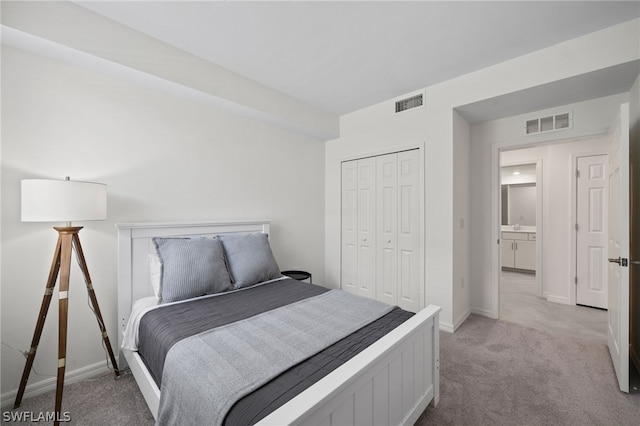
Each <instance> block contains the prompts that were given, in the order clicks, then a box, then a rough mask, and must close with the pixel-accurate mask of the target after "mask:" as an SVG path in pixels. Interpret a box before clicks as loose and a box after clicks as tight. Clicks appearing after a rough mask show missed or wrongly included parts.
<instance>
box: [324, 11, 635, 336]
mask: <svg viewBox="0 0 640 426" xmlns="http://www.w3.org/2000/svg"><path fill="white" fill-rule="evenodd" d="M639 25H640V20H638V19H636V20H633V21H629V22H626V23H623V24H620V25H616V26H613V27H610V28H607V29H604V30H602V31H598V32H595V33H592V34H589V35H586V36H583V37H580V38H577V39H573V40H569V41H567V42H564V43H561V44H558V45H556V46H552V47H550V48H547V49H543V50H540V51H537V52H534V53H531V54H529V55H525V56H521V57H519V58H515V59H512V60H509V61H506V62H503V63H500V64H497V65H494V66H491V67H488V68H485V69H483V70H479V71H476V72H473V73H470V74H467V75H464V76H461V77H458V78H455V79H452V80H449V81H446V82H443V83H440V84H437V85H434V86H431V87H428V88H425V89H424V90H423V92H424V94H425V106H424V107H422V108H416V109H414V110H409V111H405V112H403V113H401V114H395V113H394V108H393V107H394V101H395V100H396V99H392V100H389V101H386V102H382V103H379V104H376V105H372V106H370V107H368V108H364V109H362V110H359V111H356V112H353V113H351V114H347V115H345V116H343V117H341V119H340V138H338V139H334V140H332V141H329V142H327V145H326V151H325V182H326V183H325V209H326V210H325V212H326V217H325V227H326V239H325V262H326V266H325V267H326V277H327V279H328V280H329V281H331V282H336V283H337V282H339V276H340V190H339V188H340V167H339V163H340V161H341V160H343V159H345V158H346V157H350V156H359V155H368V154H370V153H372V152H380V151H385V150H391V149H393V147H394V146H398V145H402V144H407V143H411V142H415V141H424V143H425V206H426V218H425V221H426V225H425V228H426V229H425V243H426V247H425V262H426V283H425V286H426V300H427V302H428V303H432V304H435V305H439V306H441V307H442V312H441V315H440V321H441V322H440V324H441V326H442V328H443V329H445V330H453V329H454V328H455V325H456V321H457V320H458V319H459V318H460V313H461V312H464V311H465V310H466V309H468V308H469V306H466V307H460V306H457V305H456V306H454V299H455V300H456V301H457V299H458V298H464V297H465V293H464V292H461V293H460V292H457V291H452V289H453V288H454V287H453V286H454V285H457V283H456V282H455V280H456V279H458V278H459V277H458V276H457V275H456V277H454V274H458V272H457V271H456V269H457V268H458V267H459V265H458V264H457V263H455V264H454V259H455V255H456V253H454V244H458V243H460V242H461V240H460V239H459V238H458V236H456V235H454V234H455V233H456V231H455V227H456V226H457V225H456V224H457V223H458V219H459V218H460V217H464V215H465V207H464V203H459V202H457V201H454V200H462V199H464V198H465V194H466V193H467V191H469V189H468V185H469V182H468V181H467V182H466V183H464V182H459V181H454V176H453V173H454V168H456V169H457V168H458V167H456V166H455V165H456V164H459V162H458V160H454V151H457V150H458V149H459V147H454V144H457V143H456V142H454V139H457V138H454V130H453V129H454V118H453V117H454V115H453V110H454V109H455V108H456V107H459V106H463V105H467V104H471V103H474V102H478V101H481V100H485V99H489V98H494V97H498V96H501V95H504V94H509V93H514V92H518V91H520V90H524V89H527V88H531V87H535V86H539V85H544V84H546V83H550V82H554V81H558V80H562V79H565V78H571V77H573V76H578V75H581V74H585V73H588V72H591V71H595V70H600V69H604V68H608V67H611V66H614V65H617V64H623V63H627V62H630V61H633V60H637V59H638V58H640V48H639V45H640V41H638V38H637V34H638V27H639ZM567 58H571V60H567ZM414 93H415V92H412V93H409V94H407V95H412V94H414ZM403 97H404V96H403ZM400 98H402V97H398V98H397V99H400ZM474 145H475V142H474V141H473V138H472V140H471V155H470V157H471V159H472V161H471V163H472V164H473V163H475V162H476V161H490V154H489V153H488V152H477V151H474ZM477 156H479V157H477ZM484 157H486V159H485V158H484ZM485 178H487V177H485V176H481V175H476V174H474V173H473V170H472V171H471V173H470V179H469V180H470V181H471V182H475V181H477V180H481V179H485ZM470 193H471V195H470V199H471V203H470V206H471V208H472V211H473V215H474V218H475V219H476V220H480V221H481V222H482V223H487V221H488V220H489V218H488V217H479V216H480V215H483V214H484V212H476V205H475V203H474V201H475V200H476V199H477V198H478V197H481V195H479V194H478V193H476V192H474V191H473V189H471V191H470ZM454 209H455V210H454ZM470 238H471V239H470V241H471V242H470V250H471V253H473V252H474V244H475V240H476V238H477V236H475V235H474V233H473V230H471V233H470ZM454 240H455V241H456V242H455V243H454ZM462 244H464V243H462ZM457 250H458V248H456V251H457ZM467 250H468V249H467ZM470 267H471V269H470V277H473V280H474V281H475V280H484V279H486V278H485V277H476V276H475V274H476V273H477V272H482V270H483V268H482V267H480V268H478V266H475V268H474V262H473V260H472V263H471V266H470ZM478 269H480V271H478ZM454 271H455V272H454ZM470 279H471V278H470ZM470 285H471V287H470V288H471V291H472V294H473V292H474V291H476V290H475V289H474V288H473V284H470ZM476 292H477V291H476ZM480 292H482V290H480ZM455 303H457V302H455ZM463 304H464V301H463V302H461V303H460V305H463ZM474 306H475V304H474ZM483 306H484V305H483Z"/></svg>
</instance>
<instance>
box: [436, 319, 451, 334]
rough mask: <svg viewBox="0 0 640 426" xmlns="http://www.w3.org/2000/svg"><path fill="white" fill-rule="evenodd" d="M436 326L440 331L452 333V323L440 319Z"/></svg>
mask: <svg viewBox="0 0 640 426" xmlns="http://www.w3.org/2000/svg"><path fill="white" fill-rule="evenodd" d="M438 328H439V329H440V330H442V331H446V332H447V333H453V331H454V329H453V324H449V323H447V322H442V321H440V322H439V324H438Z"/></svg>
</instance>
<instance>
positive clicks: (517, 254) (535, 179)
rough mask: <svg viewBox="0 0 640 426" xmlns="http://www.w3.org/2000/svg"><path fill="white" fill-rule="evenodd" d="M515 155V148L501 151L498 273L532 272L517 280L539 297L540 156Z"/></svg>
mask: <svg viewBox="0 0 640 426" xmlns="http://www.w3.org/2000/svg"><path fill="white" fill-rule="evenodd" d="M516 151H517V150H516ZM517 158H518V154H517V153H516V152H507V151H502V152H501V153H500V277H501V280H502V278H503V277H504V275H505V273H506V272H509V273H510V274H508V275H509V276H510V277H512V278H515V277H517V276H518V274H525V275H531V277H522V278H523V279H522V280H519V281H520V283H524V282H528V283H529V286H532V288H531V289H529V290H527V292H532V293H533V294H535V295H536V296H537V297H542V296H543V292H542V289H543V286H542V262H541V260H542V252H541V247H542V245H541V244H539V243H538V236H539V235H541V234H542V229H543V224H542V217H543V215H542V159H540V158H537V159H528V160H526V161H517Z"/></svg>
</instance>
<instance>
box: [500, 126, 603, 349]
mask: <svg viewBox="0 0 640 426" xmlns="http://www.w3.org/2000/svg"><path fill="white" fill-rule="evenodd" d="M595 139H598V138H594V140H581V141H557V142H555V143H547V144H541V145H534V146H530V147H527V148H519V149H514V150H500V153H499V159H500V163H499V167H500V182H499V188H500V189H499V193H500V197H499V200H500V209H499V214H500V266H499V277H500V278H499V298H500V301H499V306H500V310H499V317H500V319H502V320H505V321H510V322H515V323H519V324H522V325H526V326H529V327H534V328H539V329H543V330H547V331H553V332H557V333H561V334H565V335H568V336H572V337H580V338H585V339H588V340H592V341H595V342H598V343H606V323H607V318H606V312H605V311H601V310H597V309H591V308H586V307H583V306H577V305H576V300H575V285H574V283H573V274H574V272H575V266H573V267H569V265H570V264H571V263H572V262H573V263H575V255H572V254H571V253H572V252H575V250H576V247H575V244H572V243H570V241H571V239H572V238H575V232H573V231H572V220H573V219H572V217H573V216H575V201H574V198H575V195H576V188H575V182H574V183H572V179H573V178H572V175H573V174H575V171H574V170H572V168H571V167H567V165H568V164H569V163H570V162H575V161H576V159H577V157H578V156H581V155H584V154H585V153H591V152H593V151H591V148H592V147H597V146H599V145H598V141H597V140H595ZM572 211H573V212H572ZM545 237H546V238H545ZM545 250H546V253H545V252H544V251H545ZM545 280H546V281H548V282H545Z"/></svg>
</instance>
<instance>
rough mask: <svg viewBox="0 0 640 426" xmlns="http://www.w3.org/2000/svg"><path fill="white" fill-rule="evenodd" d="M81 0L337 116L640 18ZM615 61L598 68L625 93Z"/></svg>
mask: <svg viewBox="0 0 640 426" xmlns="http://www.w3.org/2000/svg"><path fill="white" fill-rule="evenodd" d="M75 3H77V4H79V5H81V6H83V7H85V8H87V9H89V10H91V11H94V12H96V13H99V14H101V15H103V16H106V17H108V18H111V19H113V20H115V21H118V22H120V23H122V24H124V25H127V26H129V27H131V28H134V29H136V30H138V31H140V32H142V33H145V34H147V35H150V36H152V37H155V38H157V39H159V40H161V41H164V42H166V43H168V44H171V45H173V46H175V47H178V48H180V49H182V50H185V51H187V52H190V53H192V54H195V55H197V56H199V57H201V58H203V59H205V60H208V61H211V62H213V63H215V64H217V65H219V66H222V67H225V68H227V69H229V70H231V71H233V72H235V73H238V74H240V75H242V76H245V77H248V78H250V79H253V80H255V81H257V82H259V83H262V84H264V85H266V86H269V87H271V88H273V89H276V90H278V91H281V92H283V93H285V94H287V95H289V96H292V97H294V98H296V99H298V100H301V101H303V102H305V103H308V104H310V105H313V106H315V107H317V108H319V109H321V110H323V111H326V112H329V113H332V114H335V115H342V114H345V113H349V112H352V111H355V110H358V109H360V108H363V107H366V106H369V105H372V104H375V103H378V102H381V101H384V100H388V99H391V98H394V97H397V96H401V95H403V94H407V93H410V92H412V91H414V90H417V89H421V88H424V87H428V86H431V85H434V84H437V83H439V82H442V81H446V80H448V79H451V78H454V77H456V76H460V75H463V74H467V73H469V72H472V71H475V70H478V69H482V68H485V67H488V66H490V65H493V64H496V63H499V62H502V61H505V60H508V59H511V58H515V57H518V56H521V55H524V54H527V53H530V52H533V51H536V50H539V49H542V48H545V47H548V46H551V45H554V44H558V43H560V42H562V41H565V40H569V39H572V38H576V37H579V36H581V35H584V34H586V33H590V32H593V31H597V30H600V29H603V28H606V27H609V26H612V25H615V24H618V23H621V22H625V21H628V20H630V19H634V18H637V17H639V16H640V2H638V1H631V2H629V1H626V2H613V1H586V2H579V1H567V2H559V1H552V2H544V1H533V2H522V1H514V2H505V1H498V2H484V1H471V2H461V1H449V2H442V1H408V2H395V1H394V2H391V1H388V2H381V1H376V2H364V1H352V2H341V1H325V2H309V1H301V2H295V1H286V2H270V1H266V2H265V1H259V2H235V1H225V2H217V1H193V2H191V1H133V2H129V1H103V2H101V1H86V2H82V1H80V2H75ZM637 69H638V67H637V64H636V67H635V68H634V69H632V70H631V71H628V70H627V72H628V73H629V74H633V72H635V75H636V76H637V74H638V72H637ZM618 71H619V72H618V75H615V73H613V74H612V75H613V77H611V78H609V77H608V76H606V75H599V76H594V78H595V77H597V78H598V81H599V82H600V83H602V84H604V85H605V86H606V88H607V89H606V90H607V91H614V92H616V91H618V92H617V93H620V92H623V91H628V90H629V88H630V85H628V86H627V87H626V89H625V88H624V87H623V86H625V85H626V84H627V80H628V78H625V79H624V81H623V82H620V81H619V80H620V70H618ZM625 75H627V74H625ZM631 82H633V79H632V80H631ZM568 87H569V88H570V89H568V90H571V91H575V86H574V87H571V86H570V85H569V86H568ZM558 90H561V91H562V90H563V89H562V87H554V88H553V90H552V91H551V92H552V93H554V94H555V95H556V98H558ZM600 91H601V92H602V90H600ZM608 94H613V93H608ZM581 95H582V96H583V97H585V96H587V97H588V96H589V93H586V92H585V91H582V92H581ZM526 98H527V96H519V97H517V101H516V103H519V104H522V103H523V99H526ZM557 101H559V100H557ZM509 102H511V103H513V102H514V100H513V99H511V100H509ZM566 103H568V102H566ZM498 104H500V102H496V100H495V99H494V100H492V101H491V102H488V103H486V104H479V105H475V106H469V107H467V109H466V110H464V111H462V112H463V115H464V113H466V114H467V116H468V117H470V118H469V119H470V120H472V121H480V120H484V119H486V117H487V116H488V115H486V114H485V113H483V111H488V110H490V109H491V108H490V107H491V106H494V111H493V112H492V114H493V115H495V114H500V112H499V111H498V110H496V109H495V106H496V105H498ZM522 107H523V108H526V106H522ZM511 111H512V110H511ZM483 114H485V115H483Z"/></svg>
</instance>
